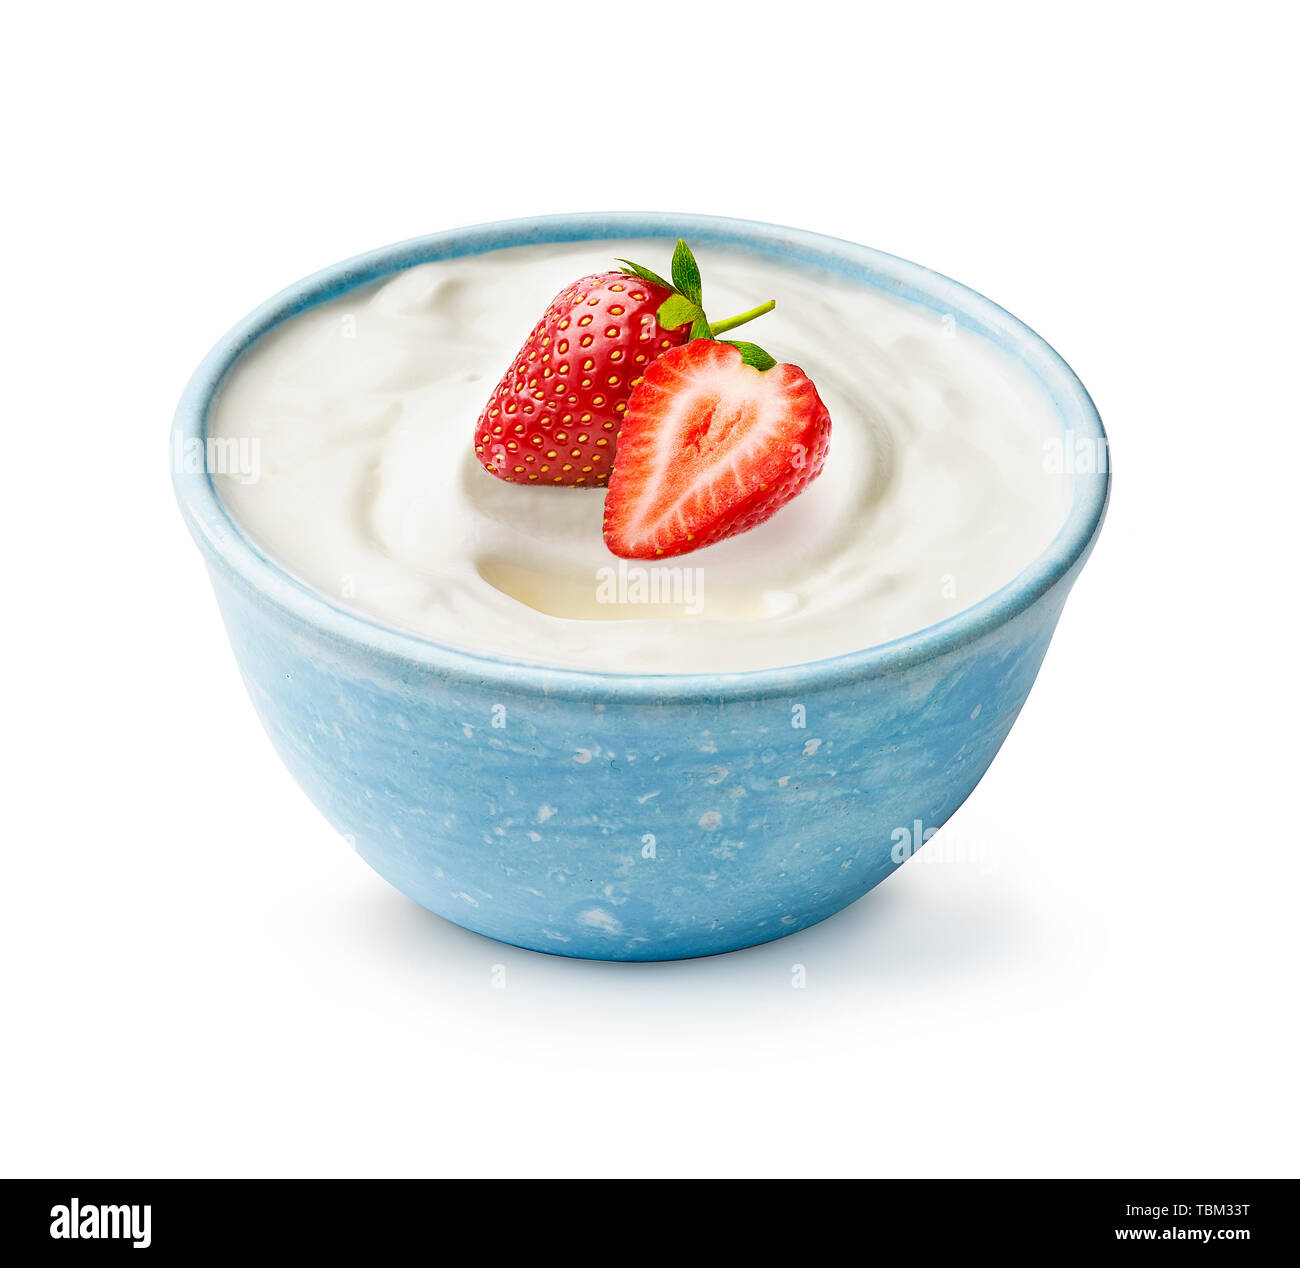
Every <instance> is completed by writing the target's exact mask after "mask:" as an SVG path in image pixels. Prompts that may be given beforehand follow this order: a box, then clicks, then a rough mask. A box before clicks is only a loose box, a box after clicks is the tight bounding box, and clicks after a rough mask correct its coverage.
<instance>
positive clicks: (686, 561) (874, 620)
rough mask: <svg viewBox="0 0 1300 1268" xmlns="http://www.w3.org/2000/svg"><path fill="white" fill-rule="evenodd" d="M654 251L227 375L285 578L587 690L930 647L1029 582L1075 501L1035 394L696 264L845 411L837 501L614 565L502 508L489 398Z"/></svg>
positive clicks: (387, 304) (934, 337) (712, 263)
mask: <svg viewBox="0 0 1300 1268" xmlns="http://www.w3.org/2000/svg"><path fill="white" fill-rule="evenodd" d="M667 254H668V251H667V246H666V244H665V243H663V242H606V243H595V244H592V243H579V244H568V245H556V246H544V247H520V248H514V249H511V250H508V251H497V252H493V253H491V254H488V255H481V256H475V257H471V258H468V259H461V260H452V261H448V262H445V263H437V264H426V265H422V266H420V267H418V268H413V269H409V270H407V271H406V272H403V273H400V274H397V275H395V276H394V277H393V278H391V279H390V280H389V281H387V282H384V283H383V284H381V285H379V286H378V287H371V288H369V289H367V290H363V291H357V292H354V293H352V294H350V295H348V296H346V297H345V298H343V299H341V300H337V301H335V302H333V303H330V304H327V305H324V306H322V307H320V308H317V309H314V310H312V311H311V312H308V313H305V314H303V315H301V316H299V317H296V318H294V319H292V320H290V321H288V322H286V323H284V324H283V325H281V326H280V327H278V328H277V329H276V330H275V331H273V332H272V333H271V334H270V335H268V336H267V337H266V338H264V339H262V340H261V341H260V342H259V343H258V344H257V345H256V346H255V347H254V349H253V350H252V351H251V352H250V353H249V354H248V355H247V356H246V357H244V358H243V359H242V360H241V361H240V362H239V364H238V365H236V367H235V368H234V370H233V371H232V373H231V375H230V377H229V379H228V381H227V383H226V385H225V387H224V388H223V390H222V393H221V395H220V397H219V399H218V401H217V403H216V406H215V409H214V414H213V418H212V424H211V429H212V435H214V436H216V437H219V438H224V439H226V440H231V441H238V442H240V444H241V445H243V446H244V448H242V449H241V450H239V452H241V453H245V454H248V453H253V454H255V455H256V463H255V464H254V466H253V468H252V469H251V470H252V472H253V473H255V475H256V478H255V479H254V478H250V474H249V473H248V472H246V473H245V474H244V475H243V476H242V477H241V476H233V475H220V474H218V475H217V476H216V480H217V484H218V488H219V490H220V493H221V496H222V498H223V500H224V501H225V503H226V505H227V506H228V507H229V509H230V511H231V513H232V514H233V516H234V518H235V519H236V520H237V521H238V522H239V523H240V525H242V527H243V528H244V530H245V531H246V532H247V533H248V534H249V535H250V536H251V537H252V538H253V539H254V540H255V541H256V542H258V543H259V544H260V545H261V547H262V548H263V549H264V550H265V551H266V553H267V554H269V555H270V556H272V557H273V558H275V559H276V560H278V561H279V562H280V563H281V564H282V565H283V566H284V567H285V568H286V569H288V570H289V571H290V572H292V573H294V574H295V575H297V576H298V577H299V578H300V579H302V580H303V581H305V582H307V583H308V584H309V585H311V586H313V587H315V588H316V589H318V590H320V591H323V592H324V593H325V594H327V595H329V596H330V597H331V598H333V599H335V600H336V601H338V602H340V603H341V604H343V605H345V606H348V607H351V608H354V609H356V610H358V611H360V612H362V613H364V614H366V615H367V616H369V617H371V618H373V619H375V620H378V621H380V622H382V623H384V624H387V625H391V626H395V627H397V628H399V629H402V630H407V631H410V632H412V633H415V634H419V635H422V636H424V637H425V638H428V639H431V640H433V641H434V642H437V643H442V644H445V645H447V646H451V647H456V648H460V649H463V650H467V651H472V652H477V653H481V654H484V655H488V656H493V657H498V658H503V659H508V660H519V661H527V662H532V663H539V664H545V665H553V666H563V667H568V668H575V669H596V670H603V671H613V672H619V671H622V672H641V673H696V672H712V671H724V672H725V671H729V670H745V669H762V668H771V667H776V666H782V665H794V664H799V663H802V662H804V661H810V660H819V659H821V658H823V657H828V656H837V655H840V654H842V653H845V652H851V651H856V650H858V649H860V648H864V647H870V646H873V645H875V644H878V643H883V642H887V641H888V640H890V639H894V638H897V637H900V636H901V635H904V634H909V633H912V632H915V631H917V630H920V629H922V628H924V627H925V626H928V625H932V624H934V623H935V622H937V621H941V620H943V619H944V618H945V617H949V616H952V615H954V614H955V613H957V612H959V611H961V610H962V609H963V608H967V607H970V606H971V605H972V604H973V603H976V602H978V601H979V600H980V599H983V598H985V597H986V596H987V595H989V594H991V593H992V592H993V591H995V590H997V589H998V588H999V587H1001V586H1003V585H1005V584H1006V583H1007V582H1009V581H1010V580H1012V578H1014V577H1015V575H1016V574H1017V573H1018V572H1019V571H1020V570H1021V569H1022V568H1024V567H1025V565H1026V564H1028V563H1029V562H1030V561H1031V560H1032V559H1033V558H1034V557H1035V556H1036V555H1037V554H1038V553H1039V552H1041V551H1042V550H1043V548H1044V547H1045V546H1047V544H1048V543H1049V542H1050V541H1051V539H1052V538H1053V537H1054V536H1055V535H1056V532H1057V530H1058V529H1059V528H1060V527H1061V525H1062V523H1063V522H1064V520H1065V517H1066V513H1067V511H1068V506H1069V497H1070V488H1069V481H1068V480H1067V479H1065V478H1063V477H1062V476H1060V475H1057V474H1052V473H1051V472H1049V471H1048V470H1046V469H1045V463H1044V453H1045V445H1046V443H1047V442H1049V440H1050V439H1051V438H1054V437H1058V436H1059V425H1058V423H1057V421H1056V417H1055V415H1054V413H1053V411H1052V408H1051V405H1050V403H1049V402H1048V400H1047V398H1046V395H1045V394H1044V392H1043V390H1042V388H1041V386H1040V385H1039V384H1038V383H1037V382H1036V381H1035V380H1034V379H1033V378H1031V377H1030V376H1029V375H1028V374H1027V373H1025V372H1024V371H1023V370H1021V369H1020V367H1019V366H1018V365H1017V364H1016V363H1015V362H1014V361H1012V360H1011V359H1010V358H1009V357H1006V356H1005V355H1003V354H1002V353H1000V352H999V351H998V350H996V349H995V348H993V347H992V346H991V345H990V344H988V343H987V342H986V341H984V340H982V339H980V338H979V337H977V336H974V335H969V334H965V333H963V332H962V331H961V330H960V328H955V327H954V326H953V324H952V323H951V321H947V322H946V321H944V319H943V318H942V317H941V316H940V315H936V314H935V313H932V312H930V311H928V310H926V309H923V308H920V307H917V306H913V305H910V304H907V303H904V302H902V301H900V300H897V299H893V298H889V297H887V296H885V295H882V294H879V293H876V292H873V291H870V290H866V289H864V288H862V287H859V286H855V285H853V284H851V283H848V282H846V281H844V280H842V279H838V278H836V277H834V276H831V275H827V274H822V273H820V272H814V271H810V270H807V269H802V268H795V267H793V266H786V265H782V264H778V263H775V262H772V261H769V260H767V259H765V258H763V257H760V256H755V255H747V254H743V253H739V252H732V251H727V250H722V249H716V248H715V249H709V248H704V249H702V250H699V251H697V256H698V258H699V261H700V266H701V271H702V273H703V276H704V287H705V302H706V305H707V307H708V310H709V313H710V315H711V316H713V317H714V318H715V319H718V318H721V317H724V316H728V315H730V314H732V313H736V312H741V311H743V310H745V309H747V308H751V307H753V306H754V305H755V304H757V303H760V302H761V301H763V300H766V299H769V298H772V299H775V300H776V301H777V308H776V311H775V312H774V313H772V314H771V315H769V316H767V317H764V318H762V319H761V320H759V321H757V322H755V323H754V324H753V325H752V326H749V327H746V328H745V330H743V331H741V332H738V335H737V337H742V336H743V337H745V338H750V339H753V340H754V341H755V342H757V343H761V344H762V346H763V347H765V348H766V349H767V350H768V351H769V352H771V353H772V354H773V355H774V356H776V357H777V359H778V360H783V361H792V362H794V363H795V364H796V365H799V366H801V367H802V368H803V369H804V371H805V372H806V373H807V374H808V375H809V376H810V377H811V378H812V380H813V381H814V382H815V383H816V385H817V389H818V391H819V392H820V394H821V397H822V399H823V400H824V401H825V403H826V406H827V408H828V409H829V410H830V414H831V420H832V429H831V444H830V454H829V457H828V458H827V460H826V466H825V469H824V470H823V472H822V475H821V477H820V478H819V479H818V480H817V481H815V482H814V483H813V484H812V485H811V486H810V487H809V489H808V490H807V491H806V492H805V493H804V494H802V495H801V496H800V497H798V498H796V499H795V500H794V501H793V502H791V503H790V504H789V505H788V506H787V507H785V508H784V509H783V510H781V511H779V512H778V513H777V514H776V515H775V516H774V517H773V518H772V519H770V520H768V521H767V522H766V523H764V524H762V525H760V526H759V527H758V528H756V529H754V530H752V531H751V532H749V533H745V534H743V535H741V536H739V537H735V538H732V539H730V540H728V541H724V542H721V543H719V544H718V545H716V546H712V547H709V548H707V549H705V550H701V551H697V552H695V553H694V554H691V555H685V556H682V557H680V558H675V559H672V560H669V561H666V562H665V563H663V564H650V565H646V564H641V563H636V562H630V563H629V562H627V561H620V560H618V559H616V558H614V556H612V555H611V554H609V552H608V551H607V550H606V548H605V545H604V542H603V540H602V537H601V507H602V504H603V502H604V491H603V490H600V489H591V490H588V489H572V488H559V489H557V488H545V487H526V486H521V485H517V484H507V483H505V482H504V481H502V480H498V479H495V478H494V477H492V476H490V475H488V474H487V472H485V471H483V470H482V469H481V468H480V466H479V464H478V462H477V461H476V459H475V456H474V446H473V435H474V424H475V422H476V420H477V418H478V415H479V411H480V410H481V409H482V407H483V404H484V402H485V401H486V399H487V397H488V395H489V393H490V392H491V390H492V387H493V386H494V385H495V383H496V381H497V379H498V378H499V377H500V375H501V373H502V372H503V370H504V369H505V368H506V366H507V365H509V363H510V361H511V360H512V358H513V357H514V355H515V353H516V352H517V351H518V348H519V346H520V344H521V343H522V342H523V340H524V338H525V337H526V336H527V334H528V332H529V331H530V329H531V328H532V326H533V324H534V322H536V320H537V318H538V317H539V316H540V315H541V313H542V311H543V309H544V308H545V307H546V305H547V303H548V302H549V301H550V300H551V298H552V296H553V295H554V294H555V293H556V292H557V291H559V290H560V288H561V287H562V286H563V285H565V284H566V283H567V282H570V281H572V280H574V279H575V278H578V277H581V276H582V275H583V274H586V273H593V272H600V271H603V270H605V269H608V268H612V267H615V266H614V265H613V263H612V261H613V258H614V257H615V256H622V257H625V258H629V259H634V260H638V261H640V262H641V263H644V264H647V265H649V266H650V267H651V268H657V269H659V271H661V272H664V271H666V265H667V259H666V257H667Z"/></svg>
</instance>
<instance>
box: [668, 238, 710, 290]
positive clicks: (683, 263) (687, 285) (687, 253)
mask: <svg viewBox="0 0 1300 1268" xmlns="http://www.w3.org/2000/svg"><path fill="white" fill-rule="evenodd" d="M673 285H674V286H675V287H676V288H677V290H678V291H679V292H680V293H681V294H682V295H685V296H686V298H687V299H689V300H690V301H691V302H692V303H695V304H701V303H703V302H704V301H703V294H704V292H703V290H702V288H701V286H700V266H699V265H698V264H696V263H695V257H694V256H693V255H692V254H691V249H690V247H688V246H687V245H686V243H685V241H683V240H682V239H681V238H678V239H677V246H676V247H675V248H674V249H673Z"/></svg>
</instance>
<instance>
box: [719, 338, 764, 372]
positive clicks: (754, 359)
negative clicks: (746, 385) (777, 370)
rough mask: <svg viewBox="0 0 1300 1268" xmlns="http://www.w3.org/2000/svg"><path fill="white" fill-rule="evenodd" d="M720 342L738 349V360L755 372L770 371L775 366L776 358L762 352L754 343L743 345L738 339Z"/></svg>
mask: <svg viewBox="0 0 1300 1268" xmlns="http://www.w3.org/2000/svg"><path fill="white" fill-rule="evenodd" d="M722 342H723V343H729V344H730V345H731V346H732V347H733V348H739V349H740V359H741V360H742V361H743V362H744V363H745V364H746V365H752V366H753V367H754V369H755V370H770V369H771V368H772V367H773V366H774V365H775V364H776V358H775V357H774V356H772V355H771V354H770V353H767V352H764V351H763V349H762V348H760V347H759V346H758V344H756V343H744V342H742V341H741V340H739V339H724V340H723V341H722Z"/></svg>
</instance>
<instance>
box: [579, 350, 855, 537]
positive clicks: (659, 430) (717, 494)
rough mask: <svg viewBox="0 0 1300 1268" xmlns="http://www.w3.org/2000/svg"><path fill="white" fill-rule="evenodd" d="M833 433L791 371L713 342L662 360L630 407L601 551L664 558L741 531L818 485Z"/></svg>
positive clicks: (808, 383)
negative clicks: (750, 360)
mask: <svg viewBox="0 0 1300 1268" xmlns="http://www.w3.org/2000/svg"><path fill="white" fill-rule="evenodd" d="M830 434H831V417H830V414H829V413H828V412H827V410H826V406H825V405H823V404H822V400H821V397H820V396H818V395H817V389H816V388H815V387H814V386H813V383H812V380H811V379H809V378H808V376H807V375H806V374H804V372H803V371H802V370H801V369H799V367H798V366H795V365H788V364H782V365H775V366H773V367H772V368H771V369H769V370H757V369H754V368H753V367H752V366H748V365H746V364H744V362H743V360H742V357H741V353H740V351H739V349H737V348H733V347H732V346H731V345H730V344H727V343H718V342H715V341H713V340H710V339H696V340H693V341H692V342H690V343H687V344H686V345H685V346H683V347H680V348H676V349H673V350H672V351H669V352H665V353H664V354H663V355H662V356H660V357H659V358H658V359H656V360H655V361H654V362H653V363H652V364H651V365H650V367H649V368H648V369H647V370H646V372H645V378H644V381H643V382H642V383H641V384H639V385H638V386H637V388H636V390H635V391H634V392H633V393H632V399H631V401H630V402H629V403H628V409H627V417H626V418H625V420H624V422H623V430H622V436H621V439H620V442H619V450H618V462H617V465H616V466H615V468H614V475H613V478H612V479H611V480H610V483H609V492H608V494H607V495H606V498H605V544H606V545H607V546H608V547H609V549H610V550H611V551H612V552H613V553H614V554H615V555H619V556H621V557H622V558H624V559H661V558H663V557H665V556H668V555H684V554H686V553H688V552H689V551H693V550H700V549H701V548H702V547H704V546H711V545H712V544H713V543H714V542H719V541H722V540H723V538H726V537H732V536H734V535H735V534H737V533H744V532H746V531H748V530H749V529H751V528H753V527H754V526H755V525H757V524H761V523H762V522H763V521H764V520H766V519H768V518H770V517H771V516H772V515H774V514H775V513H776V512H777V511H778V510H780V508H781V507H783V506H784V505H785V504H786V503H787V502H788V501H790V499H791V498H793V497H795V496H797V495H798V494H800V493H802V492H803V490H804V489H806V488H807V487H808V485H809V484H811V483H812V482H813V481H814V480H815V479H816V478H817V476H818V475H819V474H820V472H821V469H822V464H823V463H824V462H825V461H826V450H827V448H828V446H829V444H830Z"/></svg>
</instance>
